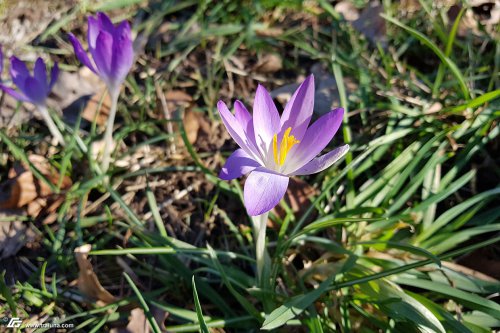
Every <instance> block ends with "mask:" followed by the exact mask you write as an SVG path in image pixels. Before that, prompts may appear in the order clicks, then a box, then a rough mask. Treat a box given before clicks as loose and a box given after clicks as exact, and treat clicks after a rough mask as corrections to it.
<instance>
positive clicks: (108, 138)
mask: <svg viewBox="0 0 500 333" xmlns="http://www.w3.org/2000/svg"><path fill="white" fill-rule="evenodd" d="M109 94H110V97H111V109H110V111H109V117H108V121H107V123H106V132H105V133H104V153H103V156H102V163H101V170H102V172H103V173H106V172H107V171H108V169H109V163H110V161H111V147H112V146H113V126H114V124H115V116H116V105H117V104H118V96H119V90H118V91H109Z"/></svg>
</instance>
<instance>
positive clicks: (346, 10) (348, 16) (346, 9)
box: [335, 0, 359, 22]
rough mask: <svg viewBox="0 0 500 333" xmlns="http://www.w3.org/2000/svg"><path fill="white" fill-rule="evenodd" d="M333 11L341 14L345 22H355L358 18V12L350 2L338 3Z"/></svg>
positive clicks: (344, 0)
mask: <svg viewBox="0 0 500 333" xmlns="http://www.w3.org/2000/svg"><path fill="white" fill-rule="evenodd" d="M335 10H336V11H337V12H339V13H340V14H342V16H343V17H344V19H345V20H346V21H349V22H352V21H356V20H357V19H358V18H359V10H358V9H357V8H356V7H355V6H354V4H353V3H352V2H351V1H346V0H343V1H339V2H338V3H337V4H336V5H335Z"/></svg>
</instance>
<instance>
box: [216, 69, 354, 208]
mask: <svg viewBox="0 0 500 333" xmlns="http://www.w3.org/2000/svg"><path fill="white" fill-rule="evenodd" d="M217 108H218V110H219V113H220V115H221V118H222V121H223V122H224V125H225V126H226V129H227V130H228V132H229V134H230V135H231V137H232V138H233V139H234V141H236V143H237V144H238V145H239V146H240V149H238V150H236V151H235V152H234V153H233V154H232V155H231V156H230V157H229V158H228V159H227V161H226V164H225V165H224V166H223V168H222V170H221V172H220V174H219V177H220V178H221V179H223V180H231V179H234V178H238V177H241V176H242V175H244V174H247V173H249V176H248V178H247V180H246V182H245V189H244V195H243V197H244V202H245V206H246V209H247V212H248V214H250V215H252V216H257V215H261V214H263V213H266V212H268V211H269V210H271V209H272V208H274V207H275V206H276V205H277V204H278V203H279V201H280V200H281V198H283V196H284V195H285V192H286V189H287V187H288V179H289V177H291V176H298V175H309V174H313V173H317V172H320V171H323V170H325V169H326V168H328V167H330V166H331V165H332V164H333V163H335V162H336V161H338V160H339V159H340V158H341V157H342V156H344V154H345V153H346V152H347V151H348V150H349V146H348V145H343V146H341V147H339V148H336V149H334V150H332V151H331V152H329V153H326V154H324V155H322V156H319V157H316V156H317V155H318V154H319V153H320V152H321V151H322V150H323V149H324V148H325V147H326V145H327V144H328V143H329V142H330V140H332V138H333V136H334V135H335V133H336V132H337V130H338V129H339V127H340V124H341V123H342V119H343V115H344V110H343V109H342V108H338V109H335V110H333V111H331V112H329V113H327V114H325V115H323V116H322V117H320V118H319V119H318V120H317V121H316V122H314V123H313V124H312V125H311V126H309V123H310V121H311V117H312V113H313V108H314V77H313V75H310V76H309V77H307V79H306V80H305V81H304V82H303V83H302V84H301V85H300V87H299V88H298V89H297V90H296V91H295V93H294V95H293V96H292V98H291V99H290V101H289V102H288V103H287V105H286V107H285V110H284V111H283V114H282V116H281V117H280V115H279V113H278V110H277V109H276V106H275V104H274V102H273V100H272V98H271V96H270V95H269V93H268V92H267V90H266V89H265V88H264V87H263V86H261V85H259V86H258V87H257V92H256V94H255V100H254V105H253V117H252V116H251V115H250V113H249V112H248V111H247V109H246V108H245V106H244V105H243V103H241V102H240V101H236V102H235V104H234V109H235V114H234V115H233V114H232V113H231V112H230V111H229V109H228V108H227V106H226V104H225V103H224V102H222V101H219V103H218V104H217Z"/></svg>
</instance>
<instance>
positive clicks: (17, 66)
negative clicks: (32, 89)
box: [10, 56, 30, 90]
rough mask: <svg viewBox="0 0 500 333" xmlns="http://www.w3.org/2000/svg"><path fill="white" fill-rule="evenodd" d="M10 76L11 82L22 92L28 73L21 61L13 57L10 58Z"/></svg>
mask: <svg viewBox="0 0 500 333" xmlns="http://www.w3.org/2000/svg"><path fill="white" fill-rule="evenodd" d="M10 76H11V77H12V82H14V84H15V85H16V86H17V87H18V88H19V89H21V90H23V89H24V85H25V82H26V79H27V78H28V77H29V76H30V72H29V71H28V68H27V67H26V64H25V63H24V62H23V61H21V60H19V59H18V58H16V57H14V56H13V57H11V58H10Z"/></svg>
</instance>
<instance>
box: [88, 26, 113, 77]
mask: <svg viewBox="0 0 500 333" xmlns="http://www.w3.org/2000/svg"><path fill="white" fill-rule="evenodd" d="M112 48H113V36H112V35H111V34H109V33H108V32H106V31H101V32H99V35H98V36H97V42H96V48H95V50H94V52H93V53H92V58H94V62H95V65H96V67H97V70H98V71H99V76H100V77H101V79H103V81H104V82H106V84H108V85H113V84H114V81H115V78H114V77H112V75H111V61H112V56H113V53H112Z"/></svg>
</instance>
